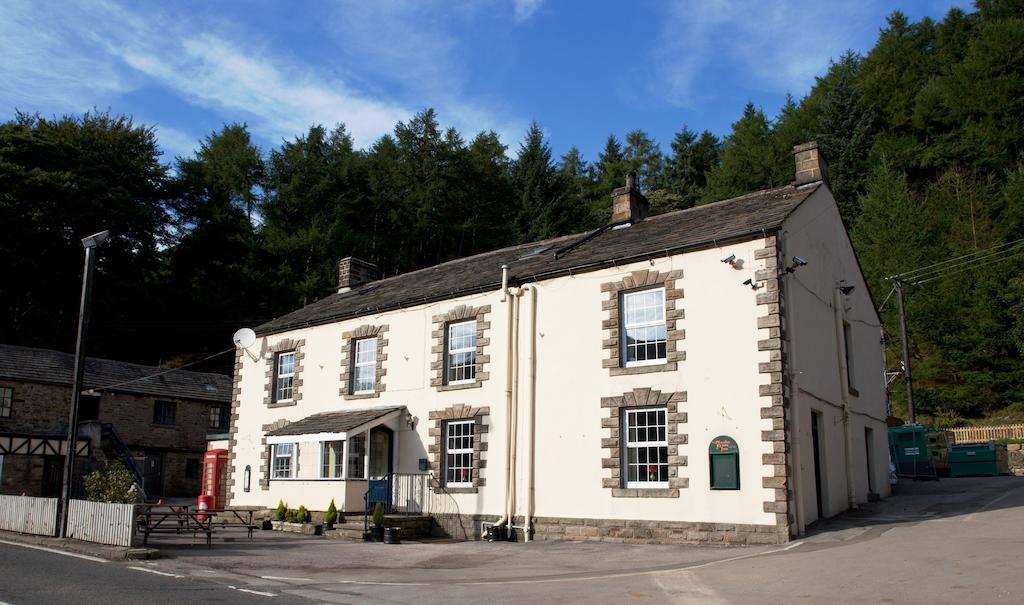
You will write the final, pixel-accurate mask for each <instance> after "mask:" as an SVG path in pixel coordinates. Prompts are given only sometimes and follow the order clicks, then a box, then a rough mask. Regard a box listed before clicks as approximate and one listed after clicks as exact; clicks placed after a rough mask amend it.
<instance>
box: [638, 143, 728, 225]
mask: <svg viewBox="0 0 1024 605" xmlns="http://www.w3.org/2000/svg"><path fill="white" fill-rule="evenodd" d="M720 146H721V143H720V142H719V140H718V137H716V136H715V135H713V134H711V133H710V132H709V131H707V130H705V131H704V132H702V133H701V134H700V137H699V138H698V136H697V133H696V132H694V131H692V130H690V129H689V128H688V127H686V126H683V129H682V130H680V131H679V132H677V133H676V135H675V138H673V140H672V155H671V156H669V158H668V159H666V161H665V173H664V179H663V180H664V186H663V188H662V189H661V190H660V192H663V193H660V192H659V193H660V194H659V195H651V196H649V197H650V200H651V207H652V211H653V212H668V211H670V210H679V209H682V208H690V207H692V206H693V205H695V204H696V203H697V202H698V201H699V200H700V198H701V196H702V194H703V192H704V188H705V187H706V186H707V182H708V177H707V175H708V172H710V171H711V169H713V168H714V167H715V166H716V165H717V164H718V153H719V147H720Z"/></svg>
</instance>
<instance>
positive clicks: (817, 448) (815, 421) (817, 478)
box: [811, 412, 825, 519]
mask: <svg viewBox="0 0 1024 605" xmlns="http://www.w3.org/2000/svg"><path fill="white" fill-rule="evenodd" d="M820 424H821V413H820V412H811V449H812V450H813V452H814V499H815V502H816V503H817V505H818V518H819V519H822V518H824V517H825V514H824V508H823V507H822V503H821V500H822V499H821V492H822V489H821V441H820V437H819V436H818V431H819V429H820V427H819V425H820Z"/></svg>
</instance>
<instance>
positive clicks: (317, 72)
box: [0, 0, 521, 155]
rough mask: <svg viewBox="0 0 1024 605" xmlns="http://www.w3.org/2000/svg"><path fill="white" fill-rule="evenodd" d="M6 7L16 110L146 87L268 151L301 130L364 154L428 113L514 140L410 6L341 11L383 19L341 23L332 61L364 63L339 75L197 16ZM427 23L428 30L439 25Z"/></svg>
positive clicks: (114, 7) (2, 83) (175, 131)
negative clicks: (338, 130)
mask: <svg viewBox="0 0 1024 605" xmlns="http://www.w3.org/2000/svg"><path fill="white" fill-rule="evenodd" d="M12 1H13V2H14V3H15V4H12V5H11V7H10V8H11V10H9V11H6V12H8V15H9V17H8V18H5V19H4V20H0V53H2V54H3V56H4V57H5V58H4V62H3V64H2V65H0V76H2V77H0V100H2V102H4V103H5V104H7V103H11V102H13V103H14V104H16V105H17V104H21V105H24V107H23V108H24V109H33V108H35V107H40V106H45V107H55V106H60V107H61V110H62V111H81V110H83V109H88V108H89V107H92V106H93V105H96V104H99V105H101V106H102V105H105V104H106V103H109V100H110V99H113V100H116V99H117V98H118V95H122V94H128V93H131V92H132V91H136V90H140V89H142V88H143V87H156V88H158V89H160V90H165V91H168V92H169V94H172V95H174V96H176V97H177V98H179V99H180V100H182V101H184V102H185V103H187V104H189V105H192V106H193V107H196V108H200V109H203V110H206V111H208V112H212V113H214V114H215V115H222V116H224V119H225V121H235V120H238V121H246V122H247V123H248V124H249V126H250V128H251V130H252V131H253V132H254V133H255V134H256V135H257V136H259V137H261V138H263V139H265V140H267V141H270V142H271V143H274V144H276V143H277V142H278V141H280V140H281V139H287V138H292V137H294V136H296V135H299V134H301V133H303V132H304V131H305V130H306V129H307V128H308V127H309V126H310V125H311V124H316V123H319V124H324V125H326V126H332V125H334V124H335V123H338V122H344V123H345V124H346V126H347V128H348V130H349V132H350V133H351V134H352V136H353V138H354V139H355V142H356V144H357V145H358V146H368V145H370V144H371V143H372V142H373V141H374V140H376V139H377V138H378V137H380V136H381V135H383V134H385V133H387V132H390V131H391V130H392V128H393V127H394V125H395V123H396V122H398V121H400V120H405V119H408V118H409V117H411V116H412V114H413V113H414V112H415V111H416V110H418V109H420V108H422V107H424V106H426V105H428V104H429V105H433V106H435V107H437V108H438V109H439V111H440V112H441V113H442V118H443V119H444V118H447V120H449V121H448V122H447V123H453V124H455V125H456V126H457V127H459V128H460V130H463V132H475V131H477V130H482V129H493V130H497V131H499V132H500V133H501V134H503V135H506V136H509V135H513V134H518V132H521V130H520V128H521V127H520V125H519V122H518V121H517V120H505V119H500V118H497V117H495V116H494V114H493V113H492V112H491V111H489V110H488V109H487V108H486V107H485V106H484V105H480V104H476V103H474V102H472V100H469V99H467V97H466V96H465V95H463V94H462V93H461V77H460V75H459V69H458V55H457V53H455V52H454V42H452V41H451V40H452V36H451V35H450V32H449V31H448V30H446V29H443V28H442V29H440V30H439V31H441V34H440V35H434V34H431V33H429V32H430V30H431V28H427V27H424V25H426V24H428V23H429V22H428V21H425V20H424V19H423V17H424V16H425V15H423V14H422V13H419V12H418V11H419V10H420V9H419V8H418V6H419V5H418V3H404V2H399V3H390V4H389V3H382V4H377V3H358V4H356V3H353V4H352V5H349V8H351V7H356V6H359V5H363V6H366V5H374V6H379V7H381V8H380V11H383V12H380V13H378V14H376V15H369V16H370V17H373V18H372V19H367V18H366V17H367V16H368V15H367V14H366V13H365V11H364V13H362V14H359V13H357V12H356V11H355V9H353V10H352V11H350V16H351V22H352V23H354V24H356V25H354V26H353V27H350V28H348V30H347V33H349V34H351V37H349V38H346V39H344V40H340V41H338V42H337V44H339V47H340V48H339V50H340V51H344V50H346V49H351V48H357V49H358V48H364V50H365V49H366V48H369V49H372V52H371V53H366V52H362V53H361V57H362V58H363V59H366V58H367V57H368V56H371V55H372V56H373V60H372V61H371V60H365V61H364V62H361V63H357V62H349V63H348V65H352V66H354V67H346V66H345V65H342V66H337V65H334V64H333V62H331V61H324V62H322V63H319V62H318V63H317V64H315V65H314V64H311V63H308V62H305V61H303V60H301V59H300V58H297V57H296V56H295V55H294V54H293V53H291V52H289V49H288V48H275V47H272V46H268V44H269V43H266V42H259V40H261V38H260V37H259V36H252V35H251V32H249V33H247V32H245V31H240V30H238V29H236V28H235V27H234V26H233V24H231V23H226V22H218V21H216V20H214V19H209V18H206V17H207V16H205V15H204V17H193V16H191V15H188V14H183V13H181V12H173V9H160V8H156V7H147V8H145V9H136V8H134V6H133V5H122V4H118V3H116V2H114V1H108V0H89V1H87V2H85V3H82V4H78V5H69V6H65V5H59V6H50V5H47V4H46V3H45V2H44V3H42V6H39V5H37V4H35V3H31V4H30V3H29V2H25V1H23V0H12ZM465 6H466V7H469V6H470V5H468V4H467V5H465ZM459 10H463V11H469V10H472V9H471V8H461V9H459ZM382 21H386V22H387V23H389V25H390V26H391V27H392V28H393V29H392V32H391V34H392V35H387V32H384V31H382V30H381V28H376V34H377V35H378V36H380V37H379V38H378V39H373V36H374V33H375V31H374V30H375V28H374V27H373V26H372V25H373V24H374V23H377V24H379V23H381V22H382ZM435 21H437V22H438V23H437V24H439V25H440V24H442V22H443V17H440V16H439V17H437V18H436V19H435ZM371 42H373V43H372V44H371ZM361 45H362V46H361ZM381 73H387V74H398V75H399V76H400V77H407V78H410V79H412V80H413V81H419V82H429V83H430V84H429V86H426V85H421V86H416V87H413V88H414V89H418V90H420V91H425V94H423V95H422V96H417V97H415V99H413V98H411V97H410V96H409V95H395V94H393V91H392V90H388V89H387V87H383V86H380V85H379V83H378V78H377V76H378V75H380V74H381ZM382 79H384V80H386V78H382ZM426 93H432V94H426ZM115 110H116V108H115ZM446 114H449V115H447V116H446ZM178 126H180V125H179V124H175V125H174V128H172V127H170V126H161V127H160V128H159V137H160V140H161V141H162V143H163V144H164V145H165V147H167V151H168V152H169V153H168V155H176V154H180V153H182V151H184V150H185V148H186V147H187V143H186V142H185V141H186V140H187V138H189V137H190V136H191V135H189V134H188V133H187V132H185V131H184V130H182V129H180V128H177V127H178ZM195 134H196V135H199V136H201V135H202V134H206V133H198V132H197V133H195ZM199 136H193V137H192V138H193V142H192V146H193V147H194V146H195V141H197V140H198V139H199Z"/></svg>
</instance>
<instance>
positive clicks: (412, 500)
mask: <svg viewBox="0 0 1024 605" xmlns="http://www.w3.org/2000/svg"><path fill="white" fill-rule="evenodd" d="M389 481H390V483H391V485H390V488H391V502H389V506H388V512H390V513H396V514H405V515H426V514H429V513H430V509H431V507H430V501H431V496H432V495H433V490H432V489H431V488H432V483H431V476H430V475H428V474H425V473H424V474H420V473H391V475H390V477H389Z"/></svg>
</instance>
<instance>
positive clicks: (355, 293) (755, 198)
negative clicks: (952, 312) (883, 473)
mask: <svg viewBox="0 0 1024 605" xmlns="http://www.w3.org/2000/svg"><path fill="white" fill-rule="evenodd" d="M817 188H818V185H816V184H815V185H807V186H803V187H793V186H791V185H790V186H786V187H779V188H776V189H766V190H764V191H757V192H755V193H749V194H747V195H743V196H740V197H737V198H732V199H729V200H724V201H721V202H716V203H713V204H707V205H705V206H698V207H696V208H690V209H687V210H679V211H676V212H669V213H666V214H660V215H656V216H652V217H649V218H647V219H646V220H643V221H641V222H639V223H636V224H633V225H630V226H629V227H626V228H617V229H608V230H606V231H604V232H602V233H600V234H599V235H597V236H595V237H591V238H590V239H588V240H587V241H585V242H583V243H581V244H579V245H578V246H575V247H574V248H573V249H572V250H570V251H568V252H567V253H565V254H563V255H561V256H559V257H558V258H555V251H556V250H559V249H560V248H564V247H565V246H568V245H570V244H572V243H574V242H578V241H579V240H580V239H581V238H584V237H586V235H587V234H576V235H568V236H564V237H558V238H554V239H550V240H544V241H539V242H531V243H529V244H523V245H520V246H513V247H511V248H503V249H501V250H494V251H492V252H485V253H483V254H477V255H475V256H469V257H466V258H460V259H457V260H453V261H449V262H447V263H442V264H440V265H435V266H433V267H428V268H426V269H420V270H418V271H412V272H409V273H404V274H402V275H396V276H395V277H391V278H388V279H382V280H380V281H377V282H373V283H372V284H366V285H364V286H363V287H362V288H359V289H355V290H351V291H349V292H345V293H342V294H332V295H330V296H327V297H325V298H322V299H320V300H318V301H316V302H314V303H312V304H310V305H307V306H305V307H303V308H301V309H299V310H297V311H293V312H291V313H288V314H287V315H284V316H282V317H279V318H277V319H274V320H272V321H269V322H267V323H265V324H263V325H261V326H259V327H258V328H256V331H257V333H259V334H271V333H274V332H283V331H286V330H291V329H295V328H301V327H305V326H311V325H319V324H324V323H331V322H334V321H338V320H342V319H347V318H351V317H359V316H361V315H369V314H372V313H379V312H381V311H385V310H390V309H395V308H400V307H406V306H413V305H418V304H423V303H426V302H431V301H435V300H444V299H446V298H454V297H456V296H460V295H463V294H469V293H472V292H480V291H486V290H495V289H497V288H499V287H500V282H501V279H500V277H501V265H503V264H507V265H509V269H510V270H509V273H510V277H511V278H512V279H514V280H517V281H518V282H520V283H525V282H528V281H537V280H540V279H549V278H551V277H556V276H558V275H564V274H567V273H569V272H570V271H572V272H574V273H580V272H584V271H590V270H596V269H601V268H604V267H607V266H611V265H612V264H613V263H617V264H621V263H623V262H635V261H637V260H643V259H645V258H653V257H655V256H659V255H661V254H665V253H667V252H670V251H671V252H676V253H678V252H679V251H682V250H685V249H695V248H700V247H704V246H709V245H713V244H714V243H716V242H717V243H725V242H727V241H730V240H734V239H737V238H743V237H751V236H754V235H756V234H757V233H759V232H769V231H772V230H774V229H777V228H778V227H779V226H781V225H782V223H783V221H785V220H786V218H787V217H788V216H789V214H790V213H791V212H792V211H793V210H794V209H795V208H796V207H797V206H798V205H800V203H801V202H803V201H804V200H805V199H807V198H808V197H809V196H810V195H811V194H812V193H814V191H816V190H817ZM538 250H540V252H537V251H538Z"/></svg>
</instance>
